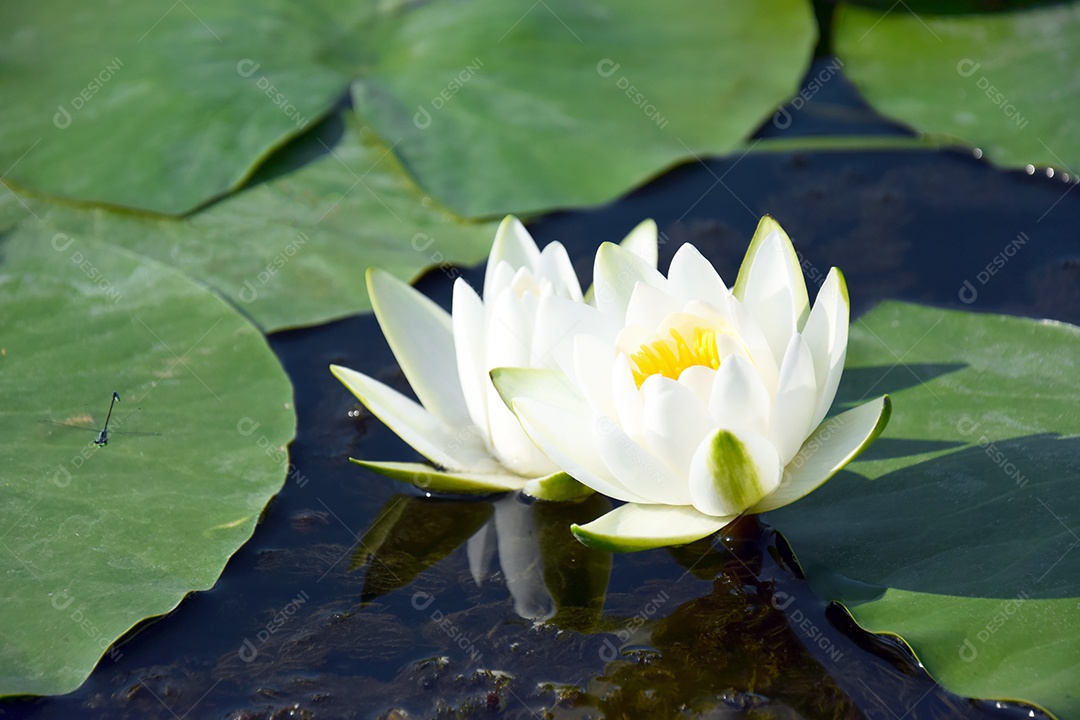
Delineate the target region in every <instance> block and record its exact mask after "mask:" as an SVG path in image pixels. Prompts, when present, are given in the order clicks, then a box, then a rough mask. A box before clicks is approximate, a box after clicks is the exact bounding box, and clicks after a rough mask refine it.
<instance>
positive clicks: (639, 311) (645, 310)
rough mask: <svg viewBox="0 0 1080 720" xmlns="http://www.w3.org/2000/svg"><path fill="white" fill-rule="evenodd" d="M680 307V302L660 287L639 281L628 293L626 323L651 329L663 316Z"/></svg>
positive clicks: (655, 326)
mask: <svg viewBox="0 0 1080 720" xmlns="http://www.w3.org/2000/svg"><path fill="white" fill-rule="evenodd" d="M681 309H682V304H681V303H680V302H678V301H677V300H676V299H675V298H673V297H671V296H670V295H668V294H667V293H666V292H664V291H663V290H661V289H660V288H657V287H653V286H652V285H648V284H646V283H642V282H639V283H636V284H635V285H634V289H633V291H632V292H631V293H630V303H629V305H627V307H626V324H627V325H629V326H638V327H643V328H646V329H649V330H652V329H655V328H657V327H659V325H660V323H662V322H663V321H664V318H666V317H667V316H669V315H671V314H672V313H677V312H679V311H680V310H681Z"/></svg>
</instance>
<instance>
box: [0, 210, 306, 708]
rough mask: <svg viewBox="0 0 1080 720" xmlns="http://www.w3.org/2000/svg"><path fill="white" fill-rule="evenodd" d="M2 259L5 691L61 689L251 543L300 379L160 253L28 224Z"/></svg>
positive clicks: (275, 482) (282, 462) (281, 455)
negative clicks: (103, 438)
mask: <svg viewBox="0 0 1080 720" xmlns="http://www.w3.org/2000/svg"><path fill="white" fill-rule="evenodd" d="M0 258H2V260H0V327H2V328H3V333H2V335H3V337H2V339H0V366H2V367H3V372H0V396H2V397H3V399H4V405H3V410H2V412H0V458H2V467H3V470H2V471H0V499H2V502H0V574H2V575H3V578H4V581H3V583H2V584H0V695H3V694H56V693H64V692H69V691H71V690H73V689H75V688H76V687H78V685H79V684H80V683H82V681H83V680H84V679H85V678H86V676H87V675H89V673H90V671H91V669H92V668H93V667H94V664H95V663H96V662H97V661H98V658H99V657H101V656H102V654H103V653H104V652H105V651H106V649H107V648H108V647H109V645H110V643H112V641H114V640H115V639H116V638H118V637H120V636H121V635H122V634H123V633H124V632H125V631H126V630H128V629H129V628H131V627H132V626H133V625H135V624H136V623H138V622H139V621H140V620H142V619H143V618H146V617H149V616H153V615H158V614H161V613H164V612H167V611H169V610H171V609H172V608H173V607H175V606H176V605H177V603H179V602H180V600H181V599H182V598H183V597H184V595H185V594H186V593H188V592H191V591H193V590H201V589H207V588H209V587H211V586H212V585H213V584H214V582H215V580H216V579H217V577H218V575H219V573H220V572H221V570H222V568H223V567H224V566H225V562H226V561H227V560H228V558H229V556H230V555H232V553H233V552H235V550H236V549H237V548H238V547H239V546H240V545H241V544H242V543H243V542H244V541H245V540H247V539H248V537H250V535H251V533H252V531H253V529H254V527H255V523H256V521H257V519H258V517H259V513H260V511H261V510H262V508H263V507H264V506H265V505H266V503H267V501H268V500H269V499H270V497H271V496H273V495H274V493H276V492H277V490H278V489H279V488H280V487H281V485H282V483H283V481H284V480H285V478H286V474H287V469H288V467H289V466H288V459H287V458H288V455H287V451H286V449H285V445H286V443H288V442H289V440H290V439H291V438H292V435H293V430H294V424H295V419H294V414H293V411H292V409H291V387H290V385H289V382H288V379H287V378H286V376H285V374H284V372H283V371H282V369H281V367H280V365H279V364H278V363H277V361H276V358H275V357H274V355H273V353H272V352H271V351H270V349H269V347H268V346H267V344H266V341H265V339H264V338H263V336H262V334H261V333H260V332H259V330H258V329H257V328H256V327H255V326H254V325H252V324H251V323H250V322H249V321H247V320H246V319H245V318H243V317H242V316H241V315H240V314H239V313H237V312H236V311H235V310H233V309H232V308H231V307H230V306H229V305H228V304H227V303H225V302H224V301H223V300H222V299H221V298H219V297H218V296H216V295H215V294H214V293H212V292H211V291H210V290H208V289H206V288H205V287H203V286H202V285H200V284H198V283H196V282H193V281H192V280H191V279H189V278H187V277H185V276H184V275H182V274H181V273H178V272H176V271H174V270H170V269H168V268H166V267H164V266H162V265H160V264H158V263H157V262H155V261H152V260H148V259H146V258H141V257H138V256H135V255H132V254H130V253H128V252H127V251H125V250H122V249H120V248H117V247H114V246H110V245H107V244H105V243H101V242H98V241H95V240H92V239H89V238H75V237H73V236H71V235H67V234H63V233H57V234H55V235H52V236H50V237H42V236H41V234H40V232H39V228H36V227H35V228H34V229H33V231H26V230H25V229H19V230H16V231H14V232H13V233H12V234H11V235H9V236H8V237H6V238H5V239H3V240H2V241H0ZM114 391H115V392H117V393H118V394H119V396H120V403H119V404H117V405H116V407H115V408H114V409H113V412H112V417H111V421H110V424H109V426H108V429H109V434H108V437H107V444H103V445H96V444H94V442H93V441H94V440H95V439H97V437H98V436H97V431H99V430H100V429H102V427H103V423H104V421H105V417H106V411H107V409H108V406H109V402H110V397H111V396H112V393H113V392H114ZM71 426H82V427H84V428H85V427H89V428H92V429H91V430H85V429H79V428H78V427H71ZM140 433H153V434H140ZM110 652H123V648H122V647H121V648H120V649H119V650H117V649H113V650H110Z"/></svg>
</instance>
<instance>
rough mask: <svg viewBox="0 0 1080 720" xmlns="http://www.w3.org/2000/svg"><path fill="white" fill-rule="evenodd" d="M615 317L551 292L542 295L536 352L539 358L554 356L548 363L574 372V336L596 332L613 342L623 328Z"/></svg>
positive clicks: (536, 331) (595, 333)
mask: <svg viewBox="0 0 1080 720" xmlns="http://www.w3.org/2000/svg"><path fill="white" fill-rule="evenodd" d="M619 327H620V326H619V325H617V324H616V322H615V321H614V319H613V318H609V317H605V316H603V315H601V314H600V312H599V311H598V310H597V309H596V308H594V307H592V306H591V305H586V304H585V303H583V302H574V301H573V300H568V299H566V298H561V297H556V296H553V295H549V296H546V297H542V298H540V302H539V304H538V305H537V307H536V324H535V329H534V333H533V353H534V355H535V356H536V357H537V358H545V359H550V360H551V361H552V362H550V363H548V362H545V363H544V364H545V366H548V367H552V366H558V367H559V368H561V369H562V370H563V371H564V372H565V373H567V374H568V375H572V374H573V373H574V338H575V337H576V336H577V335H580V334H586V335H595V336H596V337H597V338H599V339H600V341H601V342H604V343H607V344H609V345H610V344H612V343H614V342H615V336H616V334H617V333H618V331H619Z"/></svg>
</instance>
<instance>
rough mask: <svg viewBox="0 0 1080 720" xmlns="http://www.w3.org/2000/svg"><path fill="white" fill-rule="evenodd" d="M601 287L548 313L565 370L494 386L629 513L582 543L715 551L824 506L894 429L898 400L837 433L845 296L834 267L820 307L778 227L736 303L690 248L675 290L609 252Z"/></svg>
mask: <svg viewBox="0 0 1080 720" xmlns="http://www.w3.org/2000/svg"><path fill="white" fill-rule="evenodd" d="M594 278H595V289H596V307H592V306H589V305H585V304H583V303H574V302H567V301H566V300H563V299H560V298H557V297H548V298H543V299H542V300H541V301H540V303H539V307H538V311H537V320H536V322H537V325H538V326H539V325H549V326H551V327H555V328H577V329H578V330H577V332H576V333H574V334H573V337H572V339H568V340H567V341H566V342H564V343H563V344H562V346H561V348H560V349H558V350H557V351H556V352H555V357H556V359H557V360H558V363H559V365H560V367H561V370H536V369H533V370H527V369H520V368H519V369H512V368H506V369H499V370H496V371H495V372H494V375H493V377H494V379H495V384H496V385H497V386H498V388H499V391H500V393H501V394H502V397H503V398H504V400H505V401H506V402H507V403H508V404H509V405H510V406H511V407H512V408H513V409H514V411H515V413H516V414H517V416H518V418H519V419H520V420H521V423H522V426H523V427H524V428H525V430H526V432H527V433H528V435H529V437H530V438H532V440H533V441H534V442H536V444H537V445H538V446H539V447H540V448H541V449H542V450H543V451H544V452H545V453H546V454H547V456H548V457H549V458H551V459H552V460H553V461H554V462H555V464H556V465H558V466H559V467H560V468H561V469H562V470H564V471H565V472H567V473H568V474H570V475H572V476H573V477H574V478H576V479H577V480H578V481H580V482H581V483H583V484H585V485H587V486H588V487H591V488H592V489H594V490H596V491H598V492H602V493H604V494H606V495H608V496H610V497H613V498H616V499H619V500H624V501H627V503H628V504H626V505H624V506H622V507H619V508H617V509H615V510H613V511H612V512H610V513H608V514H607V515H604V516H603V517H601V518H599V519H597V520H595V521H593V522H591V523H588V524H587V525H584V526H580V527H579V526H574V533H575V534H576V535H577V536H578V539H580V540H581V541H582V542H584V543H586V544H588V545H591V546H594V547H598V548H603V549H609V550H637V549H645V548H650V547H658V546H663V545H672V544H680V543H686V542H691V541H693V540H696V539H699V538H702V537H705V536H707V535H710V534H712V533H713V532H715V531H716V530H719V529H720V528H722V527H724V526H725V525H727V524H728V523H730V522H731V521H732V520H734V519H735V518H736V517H738V516H739V515H742V514H747V513H758V512H765V511H768V510H772V509H775V508H778V507H781V506H783V505H787V504H789V503H791V502H794V501H795V500H797V499H799V498H800V497H802V496H804V495H806V494H807V493H809V492H811V491H812V490H814V489H815V488H816V487H818V486H819V485H820V484H821V483H823V482H824V481H825V480H827V479H828V478H829V477H831V476H832V475H833V474H835V473H836V472H837V471H839V470H840V469H841V468H842V467H843V466H844V465H846V464H847V463H848V462H850V461H851V460H852V459H853V458H854V457H855V456H856V455H857V454H858V453H859V452H861V451H862V450H863V449H864V448H865V447H866V446H867V445H869V443H870V442H872V441H873V440H874V438H876V437H877V436H878V435H879V434H880V433H881V431H882V430H883V429H884V427H885V424H886V423H887V421H888V417H889V411H890V405H889V400H888V397H881V398H878V399H876V400H872V401H870V402H868V403H866V404H865V405H862V406H860V407H857V408H854V409H852V410H848V411H847V412H844V413H842V414H840V415H837V416H835V417H833V418H831V419H829V420H827V421H824V419H825V417H826V415H827V413H828V411H829V408H830V406H831V405H832V401H833V398H834V396H835V394H836V390H837V386H838V384H839V381H840V375H841V372H842V370H843V366H844V359H845V354H846V348H847V337H848V315H849V307H848V295H847V288H846V286H845V284H844V278H843V275H841V274H840V272H839V271H838V270H837V269H836V268H833V269H832V270H831V271H830V273H829V275H828V278H827V279H826V281H825V283H824V284H823V286H822V287H821V289H820V291H819V293H818V296H817V300H816V302H815V303H814V306H813V308H811V307H810V303H809V300H808V296H807V292H806V285H805V282H804V281H803V277H802V270H801V267H800V263H799V260H798V258H797V256H796V254H795V251H794V248H793V247H792V245H791V241H790V240H789V239H788V237H787V235H786V234H785V233H784V231H783V230H782V229H781V228H780V226H779V225H778V224H776V222H775V221H774V220H772V219H771V218H769V217H765V218H763V219H762V222H761V224H760V225H759V226H758V230H757V232H756V233H755V235H754V238H753V240H752V241H751V244H750V248H749V250H748V251H747V254H746V259H745V260H744V262H743V265H742V267H741V268H740V271H739V276H738V279H737V280H736V282H735V284H734V286H733V287H732V288H731V289H730V290H729V288H728V287H727V286H726V285H725V284H724V283H723V282H722V280H721V279H720V277H719V276H718V275H717V273H716V271H715V270H714V269H713V267H712V265H711V264H710V263H709V262H708V261H707V260H706V259H705V258H704V257H702V255H701V254H700V253H699V252H698V251H697V250H696V249H695V248H693V247H692V246H690V245H684V246H683V247H682V248H680V250H679V251H678V252H677V253H676V255H675V257H674V258H673V259H672V262H671V267H670V270H669V273H668V276H667V277H666V278H665V277H664V276H663V275H661V274H660V273H659V272H657V271H656V270H655V269H653V268H650V267H647V266H645V265H643V264H642V263H640V262H637V261H636V260H635V258H634V257H633V256H631V255H629V254H628V253H626V252H625V251H624V250H623V249H622V248H619V247H617V246H614V245H611V244H605V245H603V246H602V247H601V248H600V250H599V252H598V253H597V257H596V264H595V271H594ZM823 421H824V422H823Z"/></svg>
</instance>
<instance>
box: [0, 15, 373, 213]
mask: <svg viewBox="0 0 1080 720" xmlns="http://www.w3.org/2000/svg"><path fill="white" fill-rule="evenodd" d="M329 6H330V7H332V6H333V4H330V5H329ZM341 14H342V13H341V11H332V12H328V11H327V10H326V9H324V8H321V7H319V5H318V4H312V3H307V2H299V1H298V0H272V1H271V2H263V3H259V4H258V5H252V4H251V3H247V2H243V0H186V1H181V2H176V3H173V2H171V1H168V0H167V1H165V2H146V1H139V0H136V1H132V0H113V2H109V3H104V4H103V3H94V4H86V3H81V2H77V1H72V0H60V1H58V2H44V3H43V2H35V0H12V1H11V2H5V3H4V4H3V6H2V7H0V48H2V50H0V96H2V97H3V98H4V102H3V103H2V104H0V138H2V140H0V173H3V176H4V179H5V180H6V181H7V182H10V183H13V184H14V185H16V186H18V187H22V188H26V189H30V190H33V191H36V192H40V193H46V194H50V195H56V196H60V197H64V198H69V199H75V200H83V201H95V202H100V203H108V204H112V205H125V206H131V207H137V208H142V209H147V210H153V211H156V212H161V213H182V212H186V211H189V210H191V209H192V208H194V207H197V206H199V205H201V204H203V203H205V202H206V201H208V200H210V199H212V198H214V197H217V196H219V195H222V194H224V193H226V192H228V191H229V190H232V189H234V188H235V187H237V186H238V185H239V184H240V183H241V182H242V181H243V180H244V179H245V178H246V177H247V176H248V175H249V174H250V173H251V171H252V170H253V168H254V167H255V166H256V165H257V164H258V163H259V162H260V161H261V160H262V159H263V158H265V157H266V156H267V155H268V154H269V153H270V151H271V150H273V149H274V148H275V147H276V146H278V145H280V144H281V143H283V142H284V141H285V140H286V139H288V138H289V137H291V136H293V135H296V134H298V133H300V132H302V131H303V130H304V129H305V128H306V127H307V126H308V125H309V123H311V122H312V121H314V120H316V119H318V117H319V116H321V115H322V114H324V113H325V112H326V111H327V110H329V109H330V107H331V106H332V105H333V104H334V102H335V101H336V100H337V99H338V98H339V97H340V96H341V94H342V92H343V91H344V89H345V88H346V87H347V85H348V81H349V78H350V77H351V75H352V73H353V62H352V60H351V59H350V55H351V54H355V53H356V52H357V50H356V48H357V47H359V46H358V45H352V44H351V43H345V42H344V41H343V39H342V29H343V28H342V26H343V25H344V24H345V22H344V19H343V18H342V17H341Z"/></svg>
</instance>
